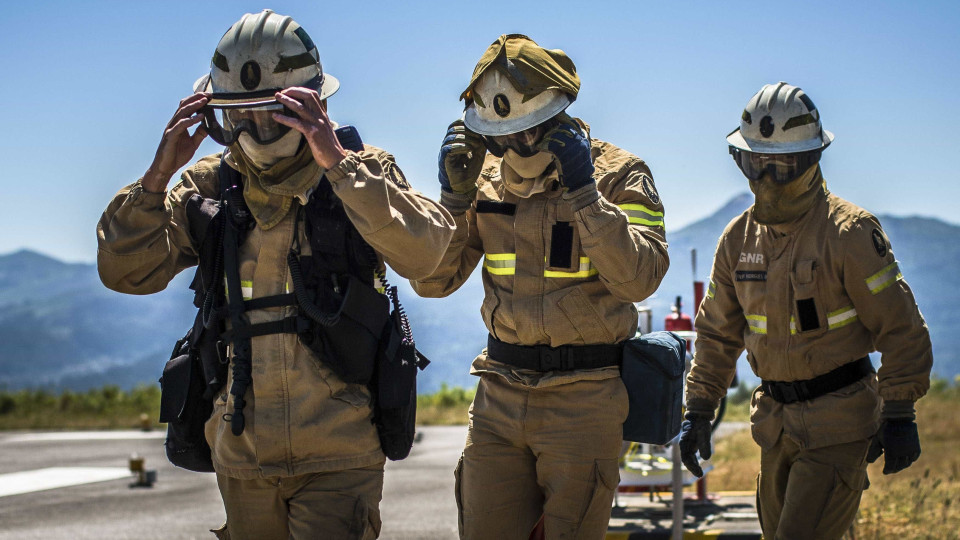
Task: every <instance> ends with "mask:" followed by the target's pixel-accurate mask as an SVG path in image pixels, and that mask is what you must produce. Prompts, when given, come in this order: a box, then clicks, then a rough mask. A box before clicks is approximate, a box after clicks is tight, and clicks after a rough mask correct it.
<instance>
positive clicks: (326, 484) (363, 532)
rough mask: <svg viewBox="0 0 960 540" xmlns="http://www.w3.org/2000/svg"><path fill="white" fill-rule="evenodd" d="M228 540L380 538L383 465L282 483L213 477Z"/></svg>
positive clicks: (273, 480) (294, 477) (348, 539)
mask: <svg viewBox="0 0 960 540" xmlns="http://www.w3.org/2000/svg"><path fill="white" fill-rule="evenodd" d="M217 484H218V485H219V486H220V494H221V495H222V496H223V504H224V507H226V510H227V530H228V531H229V533H230V534H229V538H230V540H244V539H247V538H249V539H251V540H254V539H256V540H274V539H276V540H287V539H288V538H291V539H304V540H306V539H310V540H316V539H318V538H336V539H338V540H339V539H343V540H372V539H374V538H376V537H377V536H378V535H379V534H380V498H381V494H382V492H383V464H382V463H380V464H378V465H374V466H371V467H365V468H362V469H350V470H346V471H334V472H326V473H313V474H305V475H301V476H291V477H285V478H278V477H272V478H267V479H260V478H258V479H252V480H241V479H238V478H231V477H229V476H224V475H222V474H217Z"/></svg>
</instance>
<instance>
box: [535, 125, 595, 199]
mask: <svg viewBox="0 0 960 540" xmlns="http://www.w3.org/2000/svg"><path fill="white" fill-rule="evenodd" d="M537 147H538V148H539V150H540V151H541V152H549V153H551V154H553V157H554V158H555V159H556V163H557V169H558V171H559V173H560V184H561V185H563V186H564V187H565V188H567V190H568V191H576V190H577V189H579V188H582V187H583V186H586V185H587V184H591V183H592V184H594V185H596V182H595V181H594V179H593V170H594V168H593V160H591V159H590V141H589V140H587V138H586V137H584V136H583V133H582V132H581V131H580V128H579V126H576V125H574V124H570V123H567V122H561V123H560V125H559V126H557V127H555V128H553V129H552V130H550V131H549V132H547V134H546V135H544V136H543V140H542V141H540V144H539V145H537Z"/></svg>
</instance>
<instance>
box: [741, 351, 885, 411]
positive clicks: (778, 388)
mask: <svg viewBox="0 0 960 540" xmlns="http://www.w3.org/2000/svg"><path fill="white" fill-rule="evenodd" d="M870 373H876V371H875V370H874V369H873V364H871V363H870V358H869V357H867V356H864V357H863V358H861V359H859V360H854V361H853V362H850V363H849V364H844V365H842V366H840V367H838V368H837V369H835V370H833V371H830V372H828V373H824V374H823V375H820V376H818V377H814V378H812V379H807V380H805V381H790V382H781V381H761V383H760V387H761V388H762V389H763V393H764V394H767V395H768V396H770V397H772V398H773V399H774V400H776V401H779V402H780V403H796V402H798V401H808V400H811V399H814V398H818V397H820V396H822V395H824V394H829V393H830V392H835V391H837V390H839V389H841V388H843V387H844V386H848V385H851V384H853V383H855V382H857V381H859V380H860V379H862V378H864V377H866V376H867V375H869V374H870Z"/></svg>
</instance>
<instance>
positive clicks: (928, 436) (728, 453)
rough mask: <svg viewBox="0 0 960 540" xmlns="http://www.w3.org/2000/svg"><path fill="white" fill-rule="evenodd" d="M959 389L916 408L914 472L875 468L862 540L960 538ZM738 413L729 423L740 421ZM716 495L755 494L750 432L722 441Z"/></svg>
mask: <svg viewBox="0 0 960 540" xmlns="http://www.w3.org/2000/svg"><path fill="white" fill-rule="evenodd" d="M958 404H960V389H958V388H956V387H954V388H947V389H945V390H940V391H935V392H932V393H931V394H930V395H929V396H927V397H926V398H924V399H922V400H920V401H919V402H918V403H917V425H918V426H919V428H920V440H921V443H922V445H923V453H922V455H921V456H920V459H919V460H918V461H917V462H916V463H914V464H913V465H912V466H911V467H910V468H908V469H906V470H905V471H902V472H900V473H898V474H895V475H889V476H884V475H883V473H882V470H883V458H882V457H881V458H880V459H879V460H877V462H876V463H874V464H872V465H870V468H869V475H870V482H871V486H870V489H868V490H867V491H865V492H864V494H863V500H862V502H861V504H860V514H859V516H858V518H857V524H856V538H857V539H858V540H862V539H867V540H887V539H897V540H901V539H903V540H914V539H916V540H919V539H924V540H939V539H944V540H946V539H951V540H956V539H957V538H960V416H958V415H957V409H958ZM738 416H739V414H738V413H737V412H736V411H734V413H733V414H730V415H729V416H728V417H727V418H728V419H730V418H731V417H732V418H737V417H738ZM713 464H714V467H715V469H714V470H713V472H711V473H710V484H709V485H710V489H711V490H733V491H740V490H753V489H755V488H756V475H757V472H758V471H759V468H760V449H759V448H758V447H757V445H756V443H754V442H753V439H752V438H751V437H750V433H749V431H741V432H738V433H736V434H734V435H731V436H729V437H727V438H725V439H723V440H720V441H717V443H716V448H715V457H714V459H713Z"/></svg>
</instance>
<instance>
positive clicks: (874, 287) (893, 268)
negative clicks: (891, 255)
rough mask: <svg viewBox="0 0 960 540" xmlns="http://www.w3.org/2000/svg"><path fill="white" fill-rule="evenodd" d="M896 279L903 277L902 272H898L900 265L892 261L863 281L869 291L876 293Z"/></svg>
mask: <svg viewBox="0 0 960 540" xmlns="http://www.w3.org/2000/svg"><path fill="white" fill-rule="evenodd" d="M898 279H903V274H901V273H900V266H899V265H898V264H897V261H893V263H891V264H889V265H888V266H886V267H885V268H884V269H883V270H880V271H879V272H877V273H876V274H874V275H872V276H870V277H868V278H867V279H865V280H864V281H866V282H867V288H868V289H870V292H871V293H873V294H878V293H879V292H880V291H882V290H884V289H886V288H887V287H889V286H891V285H893V284H894V283H896V282H897V280H898Z"/></svg>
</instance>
